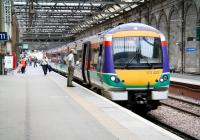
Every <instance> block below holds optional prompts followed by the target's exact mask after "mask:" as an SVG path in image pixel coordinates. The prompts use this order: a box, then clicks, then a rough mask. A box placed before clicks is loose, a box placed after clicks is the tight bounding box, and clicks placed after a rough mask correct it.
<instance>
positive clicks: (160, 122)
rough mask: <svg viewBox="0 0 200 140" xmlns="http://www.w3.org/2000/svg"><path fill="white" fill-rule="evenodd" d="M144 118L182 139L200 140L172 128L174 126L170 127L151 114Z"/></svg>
mask: <svg viewBox="0 0 200 140" xmlns="http://www.w3.org/2000/svg"><path fill="white" fill-rule="evenodd" d="M144 118H145V119H147V120H149V121H151V122H153V123H155V124H156V125H158V126H160V127H162V128H164V129H166V130H168V131H170V132H172V133H174V134H176V135H178V136H180V137H182V138H183V139H185V140H198V138H196V137H194V136H191V135H190V134H187V133H185V132H183V131H181V130H179V129H177V128H175V127H172V126H170V125H168V124H166V123H163V122H162V121H159V120H158V119H157V118H155V117H154V116H152V115H150V114H148V115H147V116H145V117H144Z"/></svg>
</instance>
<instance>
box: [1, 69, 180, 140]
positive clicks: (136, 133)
mask: <svg viewBox="0 0 200 140" xmlns="http://www.w3.org/2000/svg"><path fill="white" fill-rule="evenodd" d="M66 81H67V80H66V78H65V77H62V76H60V75H58V74H56V73H54V72H51V73H48V74H47V75H46V76H44V75H43V72H42V68H41V67H37V68H33V67H27V69H26V73H25V74H23V75H22V74H18V73H14V74H10V75H7V76H0V114H1V115H0V140H181V139H182V138H180V137H178V136H176V135H174V134H172V133H171V132H168V131H166V130H164V129H162V128H160V127H158V126H156V125H154V124H153V123H151V122H149V121H147V120H145V119H143V118H141V117H140V116H138V115H136V114H134V113H133V112H131V111H129V110H127V109H124V108H122V107H120V106H119V105H117V104H115V103H113V102H111V101H109V100H107V99H105V98H104V97H101V96H99V95H97V94H95V93H93V92H92V91H89V90H88V89H85V88H84V87H81V86H80V85H78V84H76V83H74V84H75V86H76V87H66Z"/></svg>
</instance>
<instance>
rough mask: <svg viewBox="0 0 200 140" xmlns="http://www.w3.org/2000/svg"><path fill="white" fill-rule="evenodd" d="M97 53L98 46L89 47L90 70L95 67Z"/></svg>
mask: <svg viewBox="0 0 200 140" xmlns="http://www.w3.org/2000/svg"><path fill="white" fill-rule="evenodd" d="M98 54H99V48H92V49H91V63H90V69H92V70H96V69H97V62H98Z"/></svg>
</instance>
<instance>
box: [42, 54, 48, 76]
mask: <svg viewBox="0 0 200 140" xmlns="http://www.w3.org/2000/svg"><path fill="white" fill-rule="evenodd" d="M41 65H42V69H43V72H44V75H47V69H48V58H47V57H46V56H44V57H43V59H42V62H41Z"/></svg>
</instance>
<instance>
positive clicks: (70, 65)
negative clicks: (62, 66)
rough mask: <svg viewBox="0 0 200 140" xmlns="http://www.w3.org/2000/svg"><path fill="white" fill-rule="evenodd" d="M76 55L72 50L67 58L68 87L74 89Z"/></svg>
mask: <svg viewBox="0 0 200 140" xmlns="http://www.w3.org/2000/svg"><path fill="white" fill-rule="evenodd" d="M74 54H75V50H74V49H71V50H70V53H69V55H68V56H67V58H66V61H67V64H68V78H67V86H68V87H74V85H73V84H72V80H73V76H74V65H75V64H74Z"/></svg>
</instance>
